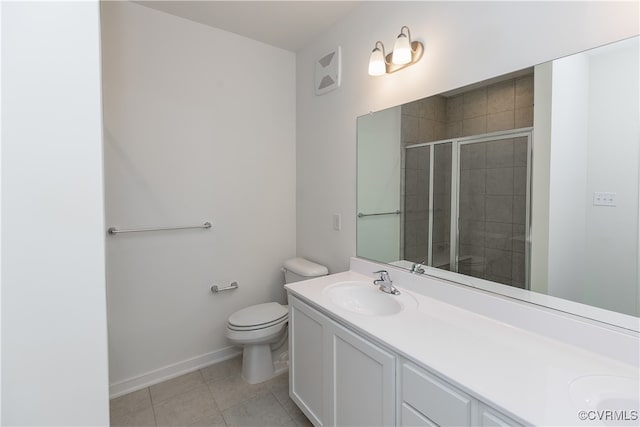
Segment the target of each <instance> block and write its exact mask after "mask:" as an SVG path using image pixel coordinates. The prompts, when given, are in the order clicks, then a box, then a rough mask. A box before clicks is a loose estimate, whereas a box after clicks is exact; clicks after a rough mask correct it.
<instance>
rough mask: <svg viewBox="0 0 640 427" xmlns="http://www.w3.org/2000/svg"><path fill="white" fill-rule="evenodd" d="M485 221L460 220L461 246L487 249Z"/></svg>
mask: <svg viewBox="0 0 640 427" xmlns="http://www.w3.org/2000/svg"><path fill="white" fill-rule="evenodd" d="M486 224H487V223H485V222H484V221H473V220H460V223H459V229H460V233H459V234H460V245H466V246H474V247H485V233H486V231H485V229H486Z"/></svg>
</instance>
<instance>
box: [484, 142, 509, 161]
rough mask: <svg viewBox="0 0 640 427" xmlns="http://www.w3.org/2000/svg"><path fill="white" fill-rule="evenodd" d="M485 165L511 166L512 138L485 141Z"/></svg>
mask: <svg viewBox="0 0 640 427" xmlns="http://www.w3.org/2000/svg"><path fill="white" fill-rule="evenodd" d="M484 145H486V147H487V148H486V153H487V167H488V168H504V167H512V166H513V156H514V151H513V150H514V147H513V139H503V140H500V141H491V142H487V143H485V144H484Z"/></svg>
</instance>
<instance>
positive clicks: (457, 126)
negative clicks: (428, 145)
mask: <svg viewBox="0 0 640 427" xmlns="http://www.w3.org/2000/svg"><path fill="white" fill-rule="evenodd" d="M460 136H462V120H460V121H457V122H447V124H446V125H445V136H444V137H445V139H449V138H458V137H460Z"/></svg>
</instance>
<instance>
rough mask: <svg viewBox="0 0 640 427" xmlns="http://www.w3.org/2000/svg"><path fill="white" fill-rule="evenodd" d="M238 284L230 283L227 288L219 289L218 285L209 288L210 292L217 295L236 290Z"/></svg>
mask: <svg viewBox="0 0 640 427" xmlns="http://www.w3.org/2000/svg"><path fill="white" fill-rule="evenodd" d="M238 288H239V286H238V282H231V284H230V285H229V286H225V287H224V288H219V287H218V285H213V286H212V287H211V292H213V293H214V294H217V293H218V292H225V291H232V290H234V289H238Z"/></svg>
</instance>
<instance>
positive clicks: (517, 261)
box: [511, 252, 525, 288]
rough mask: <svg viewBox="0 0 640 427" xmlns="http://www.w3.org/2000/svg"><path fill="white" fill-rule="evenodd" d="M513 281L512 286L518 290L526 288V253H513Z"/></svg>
mask: <svg viewBox="0 0 640 427" xmlns="http://www.w3.org/2000/svg"><path fill="white" fill-rule="evenodd" d="M511 279H512V284H513V285H514V286H517V287H518V288H524V285H525V259H524V253H517V252H514V253H513V258H512V263H511Z"/></svg>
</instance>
